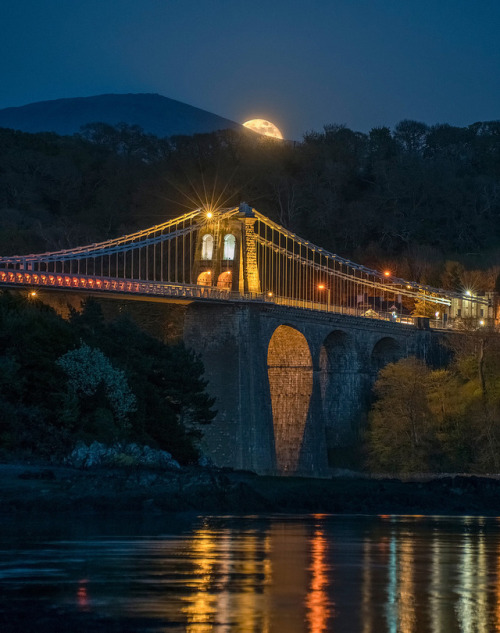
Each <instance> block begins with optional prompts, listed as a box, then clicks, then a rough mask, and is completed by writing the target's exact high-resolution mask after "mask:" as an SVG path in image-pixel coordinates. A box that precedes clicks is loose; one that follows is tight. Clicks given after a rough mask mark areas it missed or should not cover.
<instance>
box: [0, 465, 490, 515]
mask: <svg viewBox="0 0 500 633" xmlns="http://www.w3.org/2000/svg"><path fill="white" fill-rule="evenodd" d="M117 512H134V513H144V514H148V515H149V514H150V515H160V514H163V513H168V512H197V513H207V514H218V513H231V514H240V513H332V514H439V515H484V516H500V479H499V478H498V477H488V476H469V475H453V476H436V477H426V478H425V479H421V480H415V479H414V480H404V481H403V480H401V479H397V478H383V479H380V478H378V479H375V478H368V477H363V476H362V475H359V476H353V475H350V476H347V475H345V474H344V475H342V474H339V475H336V476H332V477H331V478H329V479H326V478H325V479H312V478H299V477H266V476H257V475H255V474H253V473H248V472H238V471H225V470H219V469H215V468H210V467H191V468H180V467H179V468H170V469H169V468H152V467H144V466H140V467H127V466H122V467H119V468H117V467H94V468H90V469H81V468H75V467H71V466H55V467H54V466H52V465H43V464H36V465H33V464H26V463H16V464H0V514H8V515H10V516H12V515H17V514H25V513H30V514H33V513H36V514H44V513H50V514H51V515H54V514H60V515H67V514H72V515H75V514H89V513H90V514H94V513H97V514H108V513H117Z"/></svg>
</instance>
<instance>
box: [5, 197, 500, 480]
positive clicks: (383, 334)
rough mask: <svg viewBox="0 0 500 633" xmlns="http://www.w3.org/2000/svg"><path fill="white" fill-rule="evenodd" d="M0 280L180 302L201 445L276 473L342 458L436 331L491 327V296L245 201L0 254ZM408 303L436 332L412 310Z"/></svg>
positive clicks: (312, 469) (434, 345)
mask: <svg viewBox="0 0 500 633" xmlns="http://www.w3.org/2000/svg"><path fill="white" fill-rule="evenodd" d="M2 287H3V288H19V289H20V291H21V292H27V294H28V296H32V295H37V294H39V295H40V297H41V298H42V300H44V299H46V300H47V301H48V302H49V303H50V298H52V297H53V295H55V294H57V295H58V297H61V296H64V295H61V294H58V293H60V291H64V292H66V293H67V294H66V296H64V298H66V297H68V298H69V296H70V293H73V294H76V298H77V299H79V298H81V297H82V295H83V296H85V295H86V294H93V295H99V296H102V297H103V298H107V297H109V298H112V299H114V298H116V297H119V298H122V299H123V302H122V303H127V304H128V302H127V301H126V300H127V299H140V300H142V301H144V302H149V303H150V305H149V306H148V311H149V312H152V311H153V308H154V307H153V305H152V303H153V302H155V306H156V308H158V305H159V304H162V305H161V306H160V307H159V308H161V309H162V310H165V311H168V310H171V309H173V308H172V305H171V304H174V303H181V304H182V303H184V304H185V306H184V308H182V310H184V313H183V323H182V332H183V339H184V342H185V344H186V345H187V346H188V347H190V348H191V349H193V350H194V351H195V352H196V353H198V354H199V355H200V357H201V359H202V361H203V363H204V366H205V374H206V377H207V379H208V389H209V391H210V393H211V395H212V396H214V397H215V398H216V404H215V407H216V409H217V417H216V419H215V420H214V422H213V423H212V424H211V425H208V428H207V429H206V430H205V431H204V438H203V442H204V444H203V450H204V451H205V453H206V454H208V455H209V456H210V457H211V459H212V460H213V462H214V463H215V464H216V465H218V466H229V467H234V468H243V469H248V470H253V471H256V472H259V473H271V474H294V473H297V474H309V475H311V474H314V475H318V474H319V475H322V474H325V473H328V472H329V470H328V469H329V468H330V467H332V466H338V465H339V464H340V465H345V464H344V463H343V462H342V461H340V462H339V461H338V460H339V455H340V459H341V460H342V459H343V456H344V455H345V454H346V453H348V452H349V448H350V447H352V446H354V445H355V443H356V441H357V438H358V436H359V425H360V424H361V423H362V420H363V415H364V412H365V409H366V406H367V402H368V401H369V398H370V392H371V388H372V386H373V382H374V380H375V378H376V375H377V372H378V371H379V369H380V368H381V367H383V366H384V365H385V364H387V363H389V362H394V361H396V360H398V359H400V358H403V357H406V356H409V355H415V356H417V357H419V358H423V359H427V360H429V359H433V360H435V358H436V355H437V357H439V354H440V353H441V352H440V346H439V340H440V338H441V337H442V335H443V332H442V329H443V328H444V326H446V327H450V325H451V326H452V325H453V323H454V322H458V321H459V320H460V318H462V317H470V318H474V319H476V321H477V322H478V323H479V324H481V321H482V320H483V318H484V319H488V324H493V323H494V307H493V306H490V305H489V302H488V298H487V297H484V296H483V297H482V296H477V295H471V294H468V293H467V292H464V293H463V294H461V293H454V292H449V291H445V290H442V289H439V288H432V287H430V286H426V285H422V284H419V283H417V282H415V281H408V280H405V279H400V278H397V277H395V276H393V275H391V274H386V273H384V272H382V271H376V270H371V269H369V268H367V267H365V266H361V265H358V264H356V263H354V262H351V261H349V260H347V259H344V258H342V257H339V256H338V255H335V254H333V253H330V252H328V251H326V250H325V249H323V248H320V247H318V246H316V245H314V244H312V243H310V242H309V241H307V240H304V239H302V238H300V237H299V236H297V235H295V234H293V233H292V232H290V231H288V230H287V229H285V228H284V227H282V226H279V225H278V224H276V223H275V222H273V221H271V220H269V219H268V218H266V217H265V216H263V215H262V214H260V213H259V212H258V211H256V210H255V209H252V208H250V207H249V206H247V205H245V204H241V205H240V206H239V207H234V208H231V209H197V210H195V211H192V212H190V213H187V214H185V215H182V216H181V217H178V218H175V219H173V220H169V221H167V222H165V223H163V224H159V225H156V226H153V227H151V228H148V229H145V230H142V231H138V232H136V233H132V234H130V235H125V236H123V237H119V238H116V239H112V240H107V241H104V242H100V243H96V244H90V245H88V246H80V247H78V248H72V249H65V250H60V251H54V252H47V253H42V254H36V255H19V256H8V257H0V289H1V288H2ZM52 290H53V291H57V292H51V291H52ZM415 305H417V306H422V305H423V306H424V307H423V310H422V311H423V313H424V314H427V315H428V314H429V313H430V314H434V315H435V318H433V319H431V322H432V324H433V325H435V326H437V327H435V328H432V329H430V328H428V327H427V324H428V323H429V319H428V318H425V319H423V318H421V317H418V316H415V317H412V316H411V311H412V310H413V311H414V310H415ZM120 306H121V304H120ZM429 306H430V307H431V309H429ZM159 308H158V309H159ZM415 325H418V326H419V327H415ZM159 334H160V335H162V333H159ZM124 345H126V341H124ZM438 361H439V358H438Z"/></svg>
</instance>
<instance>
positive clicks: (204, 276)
mask: <svg viewBox="0 0 500 633" xmlns="http://www.w3.org/2000/svg"><path fill="white" fill-rule="evenodd" d="M196 284H197V285H198V286H211V285H212V271H211V270H205V271H204V272H202V273H200V274H199V275H198V279H197V280H196Z"/></svg>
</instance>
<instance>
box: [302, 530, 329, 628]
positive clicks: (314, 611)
mask: <svg viewBox="0 0 500 633" xmlns="http://www.w3.org/2000/svg"><path fill="white" fill-rule="evenodd" d="M326 552H327V541H326V539H325V535H324V532H323V531H322V530H320V529H317V530H316V531H315V533H314V536H313V538H312V541H311V555H312V560H311V566H310V568H309V569H310V571H311V572H312V577H311V583H310V588H309V592H308V593H307V596H306V607H307V621H308V623H309V633H324V632H326V631H328V630H329V629H328V628H327V627H328V620H329V618H330V615H331V608H330V601H329V599H328V593H327V588H328V566H327V564H326Z"/></svg>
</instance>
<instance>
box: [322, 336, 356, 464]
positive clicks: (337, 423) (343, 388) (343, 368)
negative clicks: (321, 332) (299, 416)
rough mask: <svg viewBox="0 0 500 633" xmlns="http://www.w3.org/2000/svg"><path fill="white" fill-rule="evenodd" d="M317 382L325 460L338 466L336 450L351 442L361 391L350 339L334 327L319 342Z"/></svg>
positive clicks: (353, 349) (352, 343)
mask: <svg viewBox="0 0 500 633" xmlns="http://www.w3.org/2000/svg"><path fill="white" fill-rule="evenodd" d="M319 383H320V389H321V402H322V407H323V418H324V423H325V431H326V444H327V451H328V459H329V462H330V464H331V465H338V455H337V453H338V452H339V451H342V450H343V447H345V446H346V445H350V444H352V442H353V435H354V433H355V426H356V423H357V419H358V416H359V408H360V391H361V378H360V374H359V368H358V357H357V353H356V349H355V346H354V342H353V340H352V338H351V337H350V336H349V335H348V334H347V333H346V332H343V331H342V330H334V331H333V332H331V333H330V334H329V335H328V336H327V337H326V338H325V339H324V341H323V344H322V346H321V349H320V355H319Z"/></svg>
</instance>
